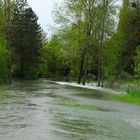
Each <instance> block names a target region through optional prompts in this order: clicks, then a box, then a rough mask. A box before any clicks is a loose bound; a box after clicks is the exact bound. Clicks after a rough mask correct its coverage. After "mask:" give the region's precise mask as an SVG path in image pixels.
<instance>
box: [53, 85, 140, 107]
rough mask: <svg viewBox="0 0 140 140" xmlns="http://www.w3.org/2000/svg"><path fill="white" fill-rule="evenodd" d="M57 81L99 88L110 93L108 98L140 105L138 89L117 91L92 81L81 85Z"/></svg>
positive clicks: (87, 87)
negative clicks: (99, 85)
mask: <svg viewBox="0 0 140 140" xmlns="http://www.w3.org/2000/svg"><path fill="white" fill-rule="evenodd" d="M55 83H56V84H59V85H66V86H72V87H79V88H86V89H94V90H99V91H102V92H104V93H109V94H108V98H111V99H113V100H118V101H122V102H127V103H131V104H136V105H140V91H136V90H131V91H127V92H125V91H116V90H113V89H109V88H102V87H98V86H97V83H90V84H86V85H85V86H84V85H79V84H77V83H74V82H71V83H70V82H55Z"/></svg>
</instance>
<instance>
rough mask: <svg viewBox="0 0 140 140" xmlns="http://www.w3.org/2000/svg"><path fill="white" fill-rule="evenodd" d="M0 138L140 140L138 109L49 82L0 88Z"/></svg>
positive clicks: (93, 93) (25, 83) (34, 82)
mask: <svg viewBox="0 0 140 140" xmlns="http://www.w3.org/2000/svg"><path fill="white" fill-rule="evenodd" d="M0 140H140V107H139V106H135V105H131V104H127V103H122V102H119V101H113V100H109V99H107V98H104V97H103V93H100V92H99V91H96V90H88V89H82V88H73V87H68V86H63V85H57V84H54V83H52V82H48V81H46V80H38V81H15V82H13V84H12V85H10V86H4V87H1V90H0Z"/></svg>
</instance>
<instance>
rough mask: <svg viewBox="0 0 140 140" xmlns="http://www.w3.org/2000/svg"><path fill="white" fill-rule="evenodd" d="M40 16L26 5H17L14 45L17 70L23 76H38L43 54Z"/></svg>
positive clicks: (14, 18) (14, 20)
mask: <svg viewBox="0 0 140 140" xmlns="http://www.w3.org/2000/svg"><path fill="white" fill-rule="evenodd" d="M37 20H38V17H37V16H36V14H35V13H34V11H33V10H32V9H31V8H30V7H28V6H27V4H26V5H23V7H20V6H19V7H16V9H15V11H14V16H13V20H12V22H13V23H14V25H13V28H12V47H13V50H14V52H13V53H14V59H15V61H16V65H17V68H16V72H17V75H18V76H19V77H21V78H26V79H30V78H37V75H38V71H39V65H40V63H41V59H42V58H41V54H42V30H41V27H40V25H39V24H38V23H37Z"/></svg>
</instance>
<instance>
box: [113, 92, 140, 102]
mask: <svg viewBox="0 0 140 140" xmlns="http://www.w3.org/2000/svg"><path fill="white" fill-rule="evenodd" d="M111 98H113V99H117V100H119V101H123V102H127V103H132V104H136V105H140V90H132V91H128V93H127V94H126V95H111Z"/></svg>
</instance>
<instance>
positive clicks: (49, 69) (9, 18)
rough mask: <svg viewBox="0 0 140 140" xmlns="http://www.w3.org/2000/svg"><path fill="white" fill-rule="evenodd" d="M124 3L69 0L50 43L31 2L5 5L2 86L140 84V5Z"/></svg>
mask: <svg viewBox="0 0 140 140" xmlns="http://www.w3.org/2000/svg"><path fill="white" fill-rule="evenodd" d="M118 2H119V0H76V1H75V0H64V2H63V4H61V5H60V6H59V5H57V6H56V7H55V9H54V11H53V13H54V20H55V23H56V26H55V27H54V28H53V29H52V32H53V35H52V36H51V37H50V38H44V32H43V30H42V29H41V27H40V25H39V24H38V22H37V21H38V17H37V15H36V14H35V13H34V11H33V10H32V8H31V7H29V5H28V3H27V1H26V0H16V1H12V0H0V81H1V82H6V81H9V82H11V79H12V78H22V79H37V78H40V77H45V78H51V79H54V80H65V81H77V82H78V83H79V84H80V83H82V84H85V83H86V82H90V81H94V80H95V81H98V85H99V86H103V81H105V80H108V79H112V81H115V80H116V79H124V80H126V79H128V78H130V79H138V78H139V75H140V14H139V13H140V3H138V2H135V1H131V2H130V1H129V0H123V1H122V5H119V4H118ZM46 20H47V17H46Z"/></svg>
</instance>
